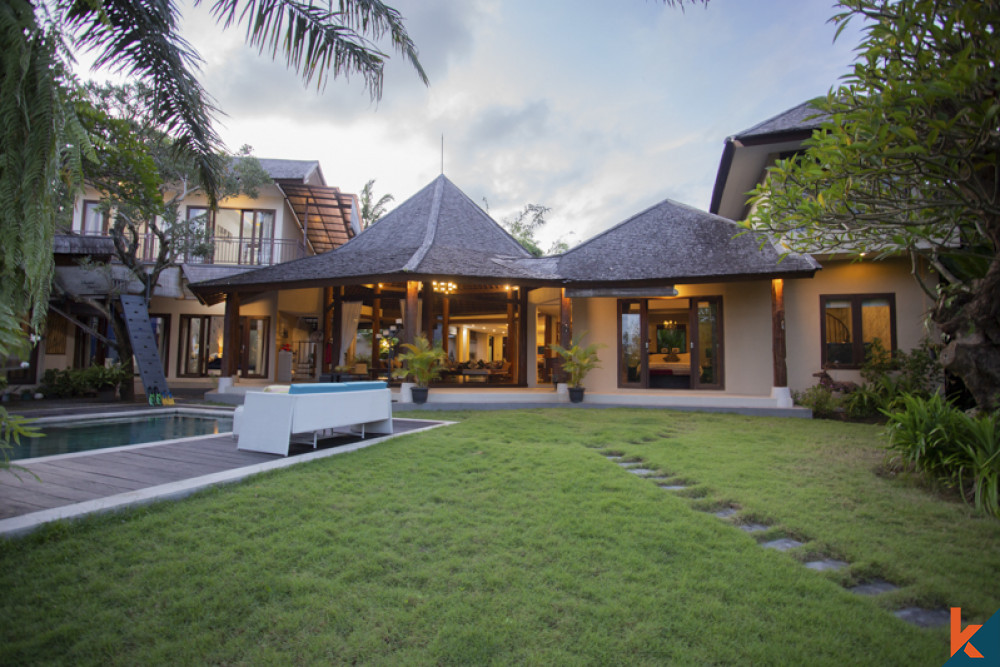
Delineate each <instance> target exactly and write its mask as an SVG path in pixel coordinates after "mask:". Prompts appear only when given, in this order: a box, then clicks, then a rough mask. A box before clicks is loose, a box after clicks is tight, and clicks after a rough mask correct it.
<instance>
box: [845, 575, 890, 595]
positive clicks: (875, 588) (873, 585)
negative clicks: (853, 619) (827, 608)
mask: <svg viewBox="0 0 1000 667" xmlns="http://www.w3.org/2000/svg"><path fill="white" fill-rule="evenodd" d="M897 588H899V586H897V585H895V584H890V583H889V582H888V581H883V580H881V579H874V580H872V581H869V582H867V583H864V584H858V585H857V586H852V587H851V588H848V589H847V590H849V591H851V592H852V593H855V594H857V595H879V594H881V593H888V592H889V591H894V590H896V589H897Z"/></svg>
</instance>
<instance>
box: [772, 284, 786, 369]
mask: <svg viewBox="0 0 1000 667" xmlns="http://www.w3.org/2000/svg"><path fill="white" fill-rule="evenodd" d="M771 336H772V339H773V344H772V355H773V357H774V386H775V387H787V386H788V366H787V365H786V363H785V354H786V344H785V342H786V336H785V285H784V281H783V280H782V279H781V278H775V279H774V280H772V281H771Z"/></svg>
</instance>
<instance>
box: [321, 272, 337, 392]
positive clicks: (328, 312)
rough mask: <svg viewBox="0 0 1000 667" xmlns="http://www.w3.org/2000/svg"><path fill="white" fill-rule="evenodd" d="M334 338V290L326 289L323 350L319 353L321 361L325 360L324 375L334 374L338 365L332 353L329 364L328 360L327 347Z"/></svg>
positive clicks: (324, 293)
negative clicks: (334, 368) (334, 369)
mask: <svg viewBox="0 0 1000 667" xmlns="http://www.w3.org/2000/svg"><path fill="white" fill-rule="evenodd" d="M332 338H333V288H332V287H324V288H323V349H321V350H320V351H319V353H320V359H322V360H323V372H324V373H330V372H332V371H333V367H334V366H336V365H337V364H336V362H335V361H334V359H333V354H332V353H331V354H330V361H329V363H328V362H327V360H326V346H327V345H331V342H330V341H331V339H332ZM331 347H332V345H331Z"/></svg>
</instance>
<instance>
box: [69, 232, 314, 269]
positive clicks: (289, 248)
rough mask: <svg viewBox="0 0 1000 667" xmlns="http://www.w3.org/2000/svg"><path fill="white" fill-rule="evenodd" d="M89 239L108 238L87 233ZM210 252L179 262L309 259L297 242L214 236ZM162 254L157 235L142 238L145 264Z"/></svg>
mask: <svg viewBox="0 0 1000 667" xmlns="http://www.w3.org/2000/svg"><path fill="white" fill-rule="evenodd" d="M86 236H105V235H104V234H89V233H88V234H86ZM209 241H210V244H211V250H210V251H209V252H208V254H206V255H195V254H189V255H187V256H181V257H179V258H178V261H179V262H181V263H184V264H223V265H230V266H270V265H272V264H281V263H282V262H290V261H291V260H293V259H300V258H302V257H305V256H306V248H305V245H304V244H303V243H302V241H300V240H298V239H266V240H263V241H259V240H258V241H251V240H248V239H234V238H221V237H213V238H211V239H209ZM159 251H160V240H159V239H158V238H157V237H156V235H155V234H144V235H142V236H141V237H140V238H139V249H138V252H137V256H138V257H139V259H141V260H142V261H144V262H154V261H156V255H157V253H158V252H159Z"/></svg>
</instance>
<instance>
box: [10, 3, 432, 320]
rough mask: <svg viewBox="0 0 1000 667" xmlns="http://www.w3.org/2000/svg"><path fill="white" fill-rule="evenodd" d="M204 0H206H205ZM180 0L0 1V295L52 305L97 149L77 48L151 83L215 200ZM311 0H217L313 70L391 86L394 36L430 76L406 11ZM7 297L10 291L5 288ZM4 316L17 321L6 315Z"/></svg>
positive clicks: (300, 66)
mask: <svg viewBox="0 0 1000 667" xmlns="http://www.w3.org/2000/svg"><path fill="white" fill-rule="evenodd" d="M196 1H197V0H196ZM178 5H179V3H178V2H177V0H147V1H146V2H133V1H132V0H52V1H42V0H4V2H2V3H0V246H2V247H3V248H4V249H5V252H4V253H0V300H2V301H3V302H4V303H7V304H8V305H10V306H12V308H13V312H15V313H19V314H20V313H32V316H31V317H32V322H31V324H32V326H33V327H34V328H36V329H37V327H38V326H40V324H41V322H42V320H43V319H44V316H45V313H46V311H47V302H48V292H49V283H50V280H51V275H52V235H53V230H54V228H55V219H56V216H57V214H58V212H59V202H58V200H57V194H58V190H59V188H58V187H57V186H58V185H59V184H60V182H62V183H65V184H66V185H68V186H70V189H74V188H78V187H79V186H80V185H81V183H82V162H83V160H84V159H86V158H87V157H89V156H92V155H93V151H92V149H91V144H90V138H89V137H88V135H87V133H86V131H85V130H84V129H83V127H84V125H83V124H82V123H81V122H80V117H79V116H78V114H88V113H89V112H88V111H87V108H88V104H87V102H86V100H85V99H83V96H82V95H81V94H80V93H79V92H78V89H79V84H78V83H77V80H76V79H75V77H74V76H73V74H72V72H71V67H70V63H71V62H72V61H73V57H72V52H73V50H84V51H90V52H93V53H95V54H96V55H97V59H96V62H95V67H96V68H101V69H106V70H110V71H112V72H115V73H119V74H125V75H127V76H128V77H129V78H130V79H131V80H132V81H133V82H136V83H138V82H143V83H146V84H148V85H149V86H150V87H151V88H152V89H153V90H154V94H155V100H154V103H153V106H152V109H153V110H154V117H153V118H151V119H150V120H151V122H152V123H153V124H154V125H156V126H159V127H162V128H164V129H165V130H166V131H167V132H168V133H169V134H170V135H171V136H172V137H173V138H174V146H175V150H176V151H177V152H178V153H179V154H181V155H186V156H188V157H190V158H191V159H193V160H194V162H195V164H196V165H197V168H198V170H199V172H200V174H201V181H202V184H203V186H204V189H205V193H206V195H208V197H209V200H210V201H211V202H213V203H214V201H215V199H216V195H217V192H218V186H219V183H220V181H221V180H222V176H223V170H224V169H225V166H224V161H222V160H220V158H219V156H220V155H221V154H222V153H223V152H224V151H223V150H222V145H221V140H220V139H219V137H218V135H217V134H216V132H215V130H214V128H213V127H212V125H213V116H214V115H215V113H216V111H217V110H216V108H215V107H214V106H213V105H212V102H211V100H210V99H209V97H208V95H207V94H206V93H205V91H204V89H203V88H202V87H201V84H200V83H199V82H198V79H197V78H196V76H195V71H196V68H197V66H198V63H199V62H200V58H199V56H198V54H197V53H196V52H195V51H194V50H193V49H192V48H191V46H190V45H189V44H188V43H187V42H186V41H184V39H183V38H182V37H180V35H179V34H178V21H179V9H178ZM329 7H330V5H328V4H327V3H325V2H323V3H320V2H317V3H316V4H315V5H314V3H313V2H312V1H310V0H214V4H213V7H212V13H213V15H214V17H215V19H216V22H218V23H219V24H220V25H221V26H222V27H223V28H230V27H234V26H236V27H241V28H244V29H245V30H246V40H247V43H248V44H249V45H250V46H252V47H255V48H257V50H258V51H260V52H266V53H268V54H269V55H271V57H272V58H277V57H278V56H279V54H280V55H281V56H283V57H284V59H285V62H286V63H287V65H288V66H289V67H290V68H292V69H294V70H295V72H296V73H297V74H299V75H300V76H301V77H302V79H303V80H304V81H305V82H306V83H309V82H312V81H315V83H316V84H317V86H318V87H320V88H322V87H323V86H324V85H325V83H326V82H327V80H328V79H329V78H331V77H332V78H337V77H346V76H349V75H352V74H354V75H359V76H361V77H362V79H363V80H364V82H365V86H366V88H367V89H368V91H369V93H370V94H371V96H372V98H373V99H379V98H380V97H381V95H382V81H383V67H384V65H385V61H386V60H387V59H388V58H389V56H388V55H387V54H386V53H384V52H382V51H380V50H379V49H378V48H377V47H376V46H375V41H376V40H379V39H382V38H385V37H388V39H389V41H390V42H391V44H392V46H393V48H394V49H395V50H396V51H397V52H399V53H400V54H401V55H402V56H403V58H405V59H406V60H408V61H409V62H410V64H411V65H412V66H413V67H414V69H415V70H416V72H417V75H418V76H419V77H420V79H421V80H422V81H423V82H424V83H427V75H426V74H425V73H424V70H423V68H422V66H421V65H420V61H419V59H418V57H417V48H416V46H415V45H414V44H413V41H412V40H411V39H410V36H409V35H408V34H407V32H406V28H405V27H404V25H403V18H402V16H401V15H400V14H399V12H397V11H396V10H395V9H393V8H392V7H389V6H387V5H386V4H384V3H383V2H382V1H381V0H340V2H339V6H338V8H337V9H336V10H333V9H331V8H329ZM8 297H9V298H8ZM2 320H3V318H0V325H3V326H5V327H6V326H7V325H9V324H11V323H9V322H5V321H2Z"/></svg>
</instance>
